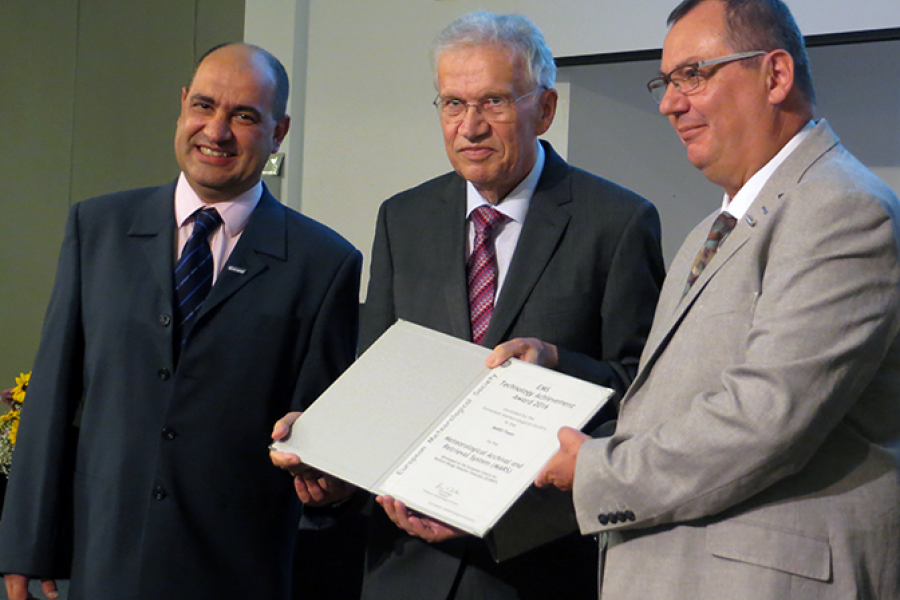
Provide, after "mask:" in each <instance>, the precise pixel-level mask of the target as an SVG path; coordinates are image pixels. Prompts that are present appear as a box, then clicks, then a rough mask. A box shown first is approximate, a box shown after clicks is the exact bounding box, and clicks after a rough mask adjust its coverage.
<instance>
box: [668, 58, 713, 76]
mask: <svg viewBox="0 0 900 600" xmlns="http://www.w3.org/2000/svg"><path fill="white" fill-rule="evenodd" d="M702 62H703V59H702V58H701V59H698V58H697V57H696V56H694V57H691V58H688V59H687V60H684V61H682V62H680V63H678V64H677V65H675V66H674V67H672V68H671V69H669V70H668V71H662V70H660V71H659V74H660V76H662V75H668V74H669V73H671V72H672V71H674V70H676V69H681V68H682V67H688V66H690V65H696V64H698V63H702Z"/></svg>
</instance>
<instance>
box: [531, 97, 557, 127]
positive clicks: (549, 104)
mask: <svg viewBox="0 0 900 600" xmlns="http://www.w3.org/2000/svg"><path fill="white" fill-rule="evenodd" d="M558 100H559V93H557V91H556V90H555V89H553V88H550V89H549V90H544V91H543V92H542V93H541V97H540V99H538V104H539V107H538V108H539V111H540V112H539V113H538V124H537V128H536V131H537V135H543V134H544V133H546V132H547V130H548V129H550V125H552V124H553V117H555V116H556V102H557V101H558Z"/></svg>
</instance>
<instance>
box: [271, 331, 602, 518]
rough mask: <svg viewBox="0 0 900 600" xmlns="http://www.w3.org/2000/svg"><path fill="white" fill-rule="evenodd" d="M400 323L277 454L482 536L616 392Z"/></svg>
mask: <svg viewBox="0 0 900 600" xmlns="http://www.w3.org/2000/svg"><path fill="white" fill-rule="evenodd" d="M488 354H490V350H488V349H487V348H482V347H480V346H476V345H475V344H471V343H469V342H465V341H462V340H458V339H456V338H453V337H450V336H448V335H445V334H442V333H438V332H435V331H432V330H430V329H426V328H424V327H421V326H418V325H414V324H412V323H409V322H406V321H398V322H397V323H396V324H395V325H394V326H392V327H391V328H390V329H388V331H386V332H385V333H384V335H382V336H381V337H380V338H379V339H378V340H377V341H376V342H375V343H374V344H373V345H372V346H371V347H370V348H369V350H368V351H366V352H365V353H364V354H363V355H362V356H361V357H360V358H359V360H357V361H356V362H355V363H354V364H353V365H352V366H351V367H350V368H349V369H348V370H347V371H346V372H345V373H344V374H343V375H342V376H341V377H340V378H339V379H338V380H337V381H335V382H334V384H332V386H331V387H329V388H328V389H327V390H326V391H325V393H323V394H322V395H321V396H320V397H319V399H318V400H316V402H314V403H313V405H312V406H311V407H310V408H309V410H307V411H306V412H305V413H304V414H303V415H302V416H301V417H300V418H299V419H298V420H297V421H296V422H295V423H294V426H293V429H292V430H291V434H290V436H289V437H288V439H286V440H283V441H281V442H277V443H276V444H275V445H274V449H275V450H279V451H281V452H292V453H294V454H297V455H298V456H299V457H300V459H301V460H302V461H303V462H304V463H306V464H308V465H310V466H313V467H315V468H317V469H319V470H321V471H324V472H326V473H329V474H331V475H334V476H335V477H339V478H341V479H344V480H345V481H349V482H350V483H353V484H355V485H357V486H359V487H363V488H365V489H367V490H369V491H371V492H373V493H375V494H385V495H390V496H393V497H395V498H397V499H399V500H402V501H403V502H404V504H406V505H407V506H408V507H410V508H412V509H414V510H417V511H420V512H422V513H425V514H427V515H429V516H430V517H432V518H434V519H437V520H439V521H443V522H445V523H448V524H450V525H453V526H454V527H457V528H459V529H462V530H465V531H467V532H469V533H472V534H475V535H477V536H483V535H484V534H485V533H487V532H488V531H489V530H490V529H491V527H493V526H494V524H495V523H496V522H497V521H498V520H499V519H500V517H501V516H503V514H504V513H505V512H506V511H507V509H508V508H509V507H510V506H511V505H512V504H513V502H515V501H516V499H517V498H518V497H519V496H520V495H521V494H522V492H524V491H525V490H526V489H527V488H528V486H529V485H531V483H532V481H533V480H534V478H535V477H536V476H537V474H538V472H539V471H540V469H541V467H543V466H544V464H546V462H547V461H548V460H549V459H550V457H551V456H553V454H554V453H555V452H556V450H557V449H558V447H559V444H558V441H557V438H556V433H557V431H558V430H559V428H560V427H562V426H565V425H568V426H570V427H575V428H580V427H582V426H584V424H585V423H587V422H588V420H590V418H591V417H592V416H593V415H594V414H595V413H596V412H597V411H598V410H599V409H600V407H601V406H603V404H604V403H605V402H606V401H607V400H608V399H609V397H610V395H611V394H612V390H610V389H608V388H605V387H601V386H598V385H595V384H593V383H588V382H585V381H581V380H579V379H575V378H573V377H569V376H567V375H563V374H561V373H557V372H556V371H551V370H549V369H544V368H542V367H537V366H535V365H531V364H528V363H525V362H522V361H519V360H511V361H509V362H508V363H507V364H506V365H504V366H502V367H498V368H496V369H488V368H487V367H485V366H484V361H485V358H487V356H488Z"/></svg>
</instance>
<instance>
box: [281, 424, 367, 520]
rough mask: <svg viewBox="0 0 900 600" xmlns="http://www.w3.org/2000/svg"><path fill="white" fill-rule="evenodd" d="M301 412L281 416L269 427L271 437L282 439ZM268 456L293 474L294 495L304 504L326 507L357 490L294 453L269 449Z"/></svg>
mask: <svg viewBox="0 0 900 600" xmlns="http://www.w3.org/2000/svg"><path fill="white" fill-rule="evenodd" d="M301 414H303V413H299V412H290V413H288V414H286V415H284V416H283V417H281V418H280V419H279V420H278V421H277V422H276V423H275V427H273V428H272V440H273V441H277V440H281V439H284V438H285V437H286V436H287V435H288V433H290V431H291V426H292V425H293V424H294V421H296V420H297V419H298V418H300V415H301ZM269 459H270V460H271V461H272V464H273V465H275V466H276V467H279V468H282V469H284V470H285V471H287V472H289V473H290V474H291V475H293V476H294V489H295V490H296V491H297V497H298V498H300V501H301V502H303V504H305V505H307V506H328V505H329V504H334V503H335V502H339V501H340V500H344V499H345V498H349V497H350V496H351V495H352V494H353V492H354V491H356V487H355V486H353V485H351V484H349V483H347V482H346V481H343V480H341V479H338V478H336V477H332V476H331V475H328V474H327V473H323V472H321V471H319V470H318V469H314V468H313V467H310V466H309V465H307V464H305V463H304V462H303V461H302V460H300V457H299V456H297V455H296V454H291V453H290V452H277V451H275V450H269Z"/></svg>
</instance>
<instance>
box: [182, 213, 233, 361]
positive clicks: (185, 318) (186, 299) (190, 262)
mask: <svg viewBox="0 0 900 600" xmlns="http://www.w3.org/2000/svg"><path fill="white" fill-rule="evenodd" d="M221 223H222V217H220V216H219V213H218V212H217V211H216V209H214V208H204V209H200V210H197V211H196V212H195V213H194V231H193V232H192V233H191V237H190V238H189V239H188V241H187V243H186V244H185V245H184V249H183V250H182V251H181V258H179V259H178V264H177V265H175V327H176V330H175V331H176V336H177V337H176V339H177V340H178V342H177V343H178V348H176V350H178V349H180V347H181V346H184V343H185V340H186V339H187V336H188V333H189V332H190V330H191V326H192V325H193V323H194V320H195V319H196V317H197V313H198V312H199V310H200V306H201V305H202V304H203V301H204V300H205V299H206V296H207V295H208V294H209V290H210V289H212V281H213V257H212V252H211V251H210V249H209V236H210V234H212V232H213V231H215V230H216V228H217V227H218V226H219V225H220V224H221Z"/></svg>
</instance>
